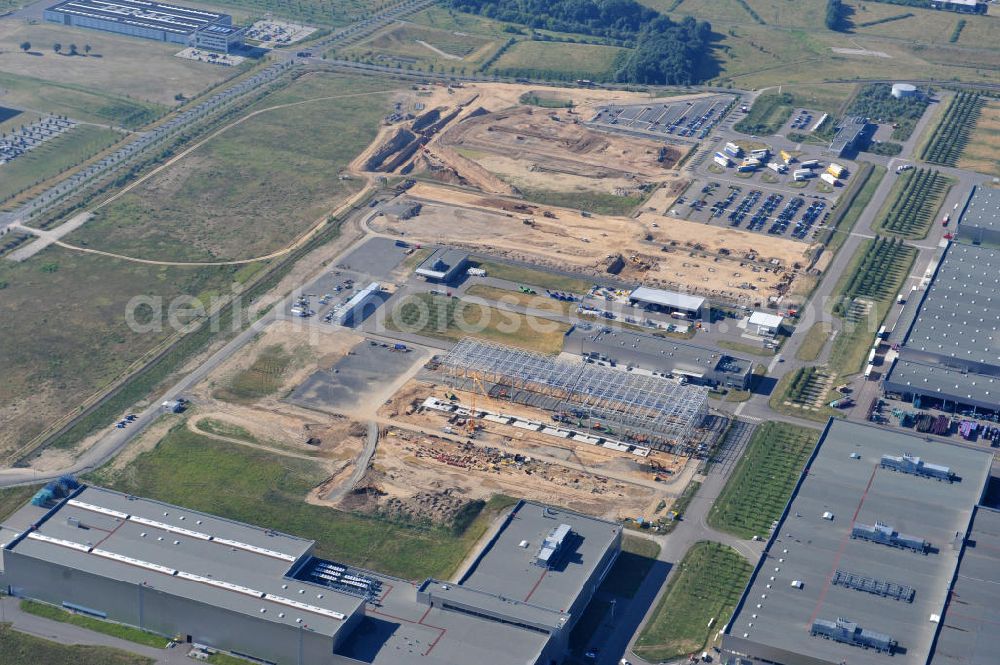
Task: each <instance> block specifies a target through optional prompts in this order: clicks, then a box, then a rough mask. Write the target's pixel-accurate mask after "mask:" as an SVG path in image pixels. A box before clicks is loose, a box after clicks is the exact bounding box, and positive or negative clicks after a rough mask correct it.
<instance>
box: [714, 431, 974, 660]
mask: <svg viewBox="0 0 1000 665" xmlns="http://www.w3.org/2000/svg"><path fill="white" fill-rule="evenodd" d="M904 453H909V454H913V455H917V456H919V457H921V458H923V459H924V460H925V461H926V462H927V463H929V464H940V465H943V466H947V467H950V468H951V470H952V471H954V472H955V474H956V475H957V477H958V478H959V480H958V482H954V483H948V482H939V481H937V480H933V479H930V478H924V477H920V476H916V475H909V474H905V473H899V472H894V471H891V470H888V469H882V468H880V467H879V463H880V460H881V457H882V455H893V456H899V455H902V454H904ZM991 462H992V455H991V454H990V453H989V452H987V451H978V450H972V449H968V448H964V447H959V446H955V445H951V444H945V443H936V442H935V443H931V442H928V441H926V440H924V439H921V438H918V437H915V436H911V435H909V434H904V433H900V432H894V431H889V430H884V429H881V428H878V427H873V426H870V425H862V424H856V423H849V422H844V421H834V420H833V419H831V422H830V423H829V424H828V425H827V429H826V431H825V432H824V434H823V436H822V438H821V440H820V443H819V445H818V448H817V452H816V453H815V455H814V458H813V459H812V460H811V461H810V463H809V464H808V466H807V468H806V471H805V473H804V476H803V478H802V480H801V481H800V485H799V487H798V488H797V491H796V493H795V495H794V496H793V498H792V500H791V502H790V504H789V506H788V509H787V512H786V514H785V515H784V516H783V518H782V520H781V522H780V524H779V525H778V527H777V530H776V532H775V535H774V536H773V538H772V541H771V542H769V544H768V549H767V551H766V552H765V555H764V557H763V558H762V559H761V561H760V563H759V564H758V567H757V569H756V571H755V572H754V577H753V579H752V582H751V584H750V587H749V588H748V589H747V591H746V592H745V595H744V598H743V599H742V600H741V603H740V607H739V609H738V612H737V614H736V615H735V616H734V618H733V619H732V620H731V622H730V624H729V626H728V628H727V635H732V636H734V637H735V638H743V639H745V640H746V641H748V642H750V643H753V644H756V645H761V646H759V647H757V648H760V649H761V650H762V651H763V650H764V649H767V650H772V653H773V650H782V651H784V652H790V653H793V654H799V655H801V656H804V657H810V658H813V659H816V660H808V661H807V660H806V659H805V658H803V659H802V660H801V661H796V660H793V659H791V658H783V662H784V661H785V660H787V661H788V662H787V663H786V665H793V664H794V663H795V662H810V663H818V662H827V663H833V664H837V663H841V662H845V661H846V662H848V663H850V664H851V665H868V664H876V663H886V662H888V661H887V660H886V658H887V656H886V655H884V654H879V653H878V652H876V651H874V650H866V649H862V648H860V647H857V646H853V645H848V644H842V643H839V642H836V641H833V640H825V639H822V638H819V637H813V636H811V635H810V627H811V626H812V623H813V621H815V620H816V619H826V620H830V621H834V620H836V619H838V618H844V619H848V620H850V621H853V622H856V623H857V624H858V626H860V627H861V628H864V629H865V630H868V631H874V632H877V633H884V634H887V635H889V636H890V637H891V639H892V640H895V641H896V642H897V643H898V645H899V647H900V649H901V650H905V651H901V652H899V653H905V656H902V659H901V660H900V656H899V653H898V654H897V658H896V659H895V660H896V661H898V662H905V663H913V664H917V663H919V664H921V665H922V664H923V663H925V662H926V661H927V658H928V656H929V654H930V651H931V646H932V643H933V640H934V636H935V633H936V630H937V627H938V624H937V623H935V622H934V621H933V620H932V618H931V617H932V615H935V614H937V615H940V614H941V613H942V612H943V608H944V605H945V600H946V598H947V595H948V587H949V584H950V581H951V579H952V576H953V575H954V573H955V569H956V567H957V565H958V559H959V547H960V545H961V539H960V538H959V539H958V540H956V534H960V535H964V534H965V533H966V530H967V528H968V526H969V522H970V520H971V517H972V513H973V508H974V506H975V505H976V504H977V503H978V502H979V500H980V498H981V496H982V492H983V489H984V487H985V485H986V481H987V479H988V477H989V472H990V464H991ZM826 513H829V514H831V515H832V518H825V517H824V514H826ZM828 517H830V516H829V515H828ZM877 522H881V523H884V524H887V525H889V526H890V527H891V528H892V530H894V531H898V532H899V533H901V534H908V535H911V536H915V537H917V538H919V539H923V540H925V541H928V542H929V543H930V550H929V553H927V554H922V553H919V552H916V551H912V550H907V549H902V548H894V547H890V546H888V545H885V544H881V543H878V542H872V541H870V540H864V539H861V538H859V539H853V538H852V528H853V527H854V526H855V525H856V524H857V525H861V524H865V525H875V524H876V523H877ZM836 571H841V573H842V574H847V573H849V574H852V575H854V576H855V578H854V579H857V577H866V578H869V579H870V580H872V581H873V583H875V584H880V585H881V586H880V587H879V588H885V585H886V584H887V583H889V584H894V585H897V588H898V587H910V588H911V589H913V590H914V592H915V593H914V594H913V597H912V602H908V601H907V600H905V599H900V600H897V599H895V598H891V597H886V596H882V595H879V594H877V593H872V592H866V591H862V590H858V589H857V588H851V587H848V586H843V585H841V584H833V580H834V577H835V573H836ZM794 581H797V582H800V583H801V588H797V587H796V586H792V583H793V582H794ZM733 644H738V639H737V640H734V641H733Z"/></svg>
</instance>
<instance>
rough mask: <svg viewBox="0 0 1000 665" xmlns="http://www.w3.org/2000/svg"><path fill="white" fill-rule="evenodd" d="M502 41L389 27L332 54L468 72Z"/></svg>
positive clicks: (429, 29) (455, 32)
mask: <svg viewBox="0 0 1000 665" xmlns="http://www.w3.org/2000/svg"><path fill="white" fill-rule="evenodd" d="M504 41H506V38H503V39H501V38H499V37H492V36H484V35H478V34H470V33H468V32H464V31H460V30H440V29H437V28H432V27H428V26H421V25H413V24H405V25H398V24H392V25H390V26H388V27H387V28H385V29H384V30H381V31H379V32H376V33H375V34H374V35H373V36H372V37H371V38H369V39H366V40H364V41H362V42H360V43H358V44H356V45H354V46H351V47H349V48H347V49H344V50H343V51H340V50H337V49H335V50H334V51H333V53H335V54H337V55H338V56H339V57H345V56H346V57H357V58H360V59H361V60H365V61H368V62H374V63H376V64H381V65H388V66H399V67H404V68H407V67H415V68H418V69H427V68H428V67H431V66H432V67H434V68H435V69H436V70H439V71H446V70H454V71H455V72H461V71H462V70H465V71H467V72H471V71H472V70H474V69H475V68H476V67H478V66H479V64H480V63H482V62H483V61H484V60H485V59H486V58H487V57H489V56H490V55H491V54H492V53H493V52H494V51H496V49H497V48H499V47H500V45H501V44H502V43H503V42H504ZM435 49H436V50H435Z"/></svg>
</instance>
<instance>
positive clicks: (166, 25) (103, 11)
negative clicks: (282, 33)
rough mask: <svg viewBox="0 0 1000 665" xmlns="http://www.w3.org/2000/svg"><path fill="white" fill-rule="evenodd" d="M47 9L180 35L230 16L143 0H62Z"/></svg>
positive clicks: (227, 18)
mask: <svg viewBox="0 0 1000 665" xmlns="http://www.w3.org/2000/svg"><path fill="white" fill-rule="evenodd" d="M46 11H50V12H59V13H63V14H71V15H73V16H79V17H81V18H84V19H89V20H94V19H97V20H101V21H108V22H111V23H120V24H122V25H124V26H134V27H138V28H149V29H153V30H163V31H165V32H171V33H175V34H182V35H187V34H191V33H193V32H195V31H197V30H199V29H201V28H204V27H206V26H208V25H211V24H213V23H216V22H218V21H223V20H231V19H230V18H229V15H228V14H219V13H216V12H209V11H205V10H203V9H195V8H194V7H182V6H180V5H169V4H165V3H160V2H145V1H143V0H65V1H64V2H60V3H58V4H55V5H53V6H51V7H49V8H48V9H46Z"/></svg>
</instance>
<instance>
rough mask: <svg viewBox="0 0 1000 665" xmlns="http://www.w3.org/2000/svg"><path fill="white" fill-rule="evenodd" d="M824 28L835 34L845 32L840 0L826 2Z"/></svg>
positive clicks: (827, 0) (842, 6)
mask: <svg viewBox="0 0 1000 665" xmlns="http://www.w3.org/2000/svg"><path fill="white" fill-rule="evenodd" d="M825 22H826V27H827V28H828V29H830V30H835V31H837V32H846V28H847V26H846V25H845V24H846V23H847V22H846V21H845V20H844V3H843V2H841V0H826V21H825Z"/></svg>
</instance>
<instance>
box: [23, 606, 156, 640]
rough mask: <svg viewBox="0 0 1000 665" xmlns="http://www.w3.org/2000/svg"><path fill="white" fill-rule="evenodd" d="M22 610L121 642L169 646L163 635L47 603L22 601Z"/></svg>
mask: <svg viewBox="0 0 1000 665" xmlns="http://www.w3.org/2000/svg"><path fill="white" fill-rule="evenodd" d="M21 610H22V611H24V612H27V613H28V614H34V615H35V616H40V617H45V618H46V619H52V620H53V621H60V622H62V623H70V624H73V625H74V626H80V627H81V628H86V629H87V630H93V631H95V632H98V633H104V634H105V635H110V636H111V637H117V638H118V639H121V640H127V641H129V642H135V643H136V644H141V645H143V646H147V647H153V648H155V649H164V648H166V646H167V638H165V637H162V636H161V635H157V634H155V633H150V632H148V631H145V630H139V629H138V628H133V627H131V626H123V625H122V624H119V623H113V622H111V621H101V620H100V619H95V618H93V617H88V616H84V615H82V614H74V613H72V612H67V611H66V610H64V609H62V608H60V607H55V606H54V605H46V604H45V603H39V602H37V601H34V600H22V601H21Z"/></svg>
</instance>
